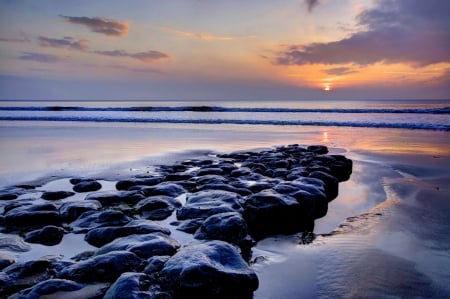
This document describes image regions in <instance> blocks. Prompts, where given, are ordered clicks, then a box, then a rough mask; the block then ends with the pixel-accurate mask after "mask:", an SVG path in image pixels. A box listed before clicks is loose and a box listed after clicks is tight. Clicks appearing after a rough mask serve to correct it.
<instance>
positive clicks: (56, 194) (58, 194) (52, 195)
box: [41, 191, 75, 200]
mask: <svg viewBox="0 0 450 299" xmlns="http://www.w3.org/2000/svg"><path fill="white" fill-rule="evenodd" d="M74 194H75V193H74V192H71V191H47V192H44V193H42V196H41V198H43V199H46V200H59V199H64V198H67V197H70V196H72V195H74Z"/></svg>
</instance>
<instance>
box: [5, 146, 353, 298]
mask: <svg viewBox="0 0 450 299" xmlns="http://www.w3.org/2000/svg"><path fill="white" fill-rule="evenodd" d="M327 153H328V149H327V148H326V147H324V146H310V147H307V148H304V147H301V146H298V145H289V146H285V147H277V148H274V149H269V150H263V151H259V152H236V153H231V154H221V155H217V156H214V157H211V159H198V160H186V161H183V162H180V163H177V164H174V165H164V166H159V168H158V170H159V171H158V174H156V175H148V176H138V177H132V178H128V179H126V180H121V181H118V182H117V183H116V189H117V190H116V191H102V184H101V182H99V181H98V180H95V179H78V178H74V179H71V180H70V182H71V183H72V184H73V188H72V190H59V191H49V190H37V188H34V187H33V186H27V185H22V186H15V187H11V188H8V189H5V190H3V191H0V207H1V210H0V211H1V212H2V213H3V215H2V216H0V227H1V228H2V234H0V249H2V250H6V251H12V252H16V253H17V252H21V251H27V250H30V246H32V244H30V245H29V244H27V243H39V244H42V245H45V246H53V245H57V244H59V243H60V242H61V240H62V239H63V238H64V235H65V234H69V233H75V234H84V238H85V241H86V242H87V243H89V244H90V245H92V246H95V247H96V248H97V249H96V250H94V251H90V252H82V253H80V254H79V255H77V256H76V257H73V258H72V259H71V260H64V259H62V258H61V257H46V258H41V259H38V260H31V261H26V262H17V261H16V260H15V258H14V257H13V255H7V254H1V255H0V267H1V268H0V270H1V272H0V297H6V296H11V298H38V297H40V296H44V295H53V294H56V293H57V294H58V295H59V296H61V297H65V296H67V297H72V298H75V297H83V298H99V297H102V296H104V298H187V297H188V298H191V297H192V298H194V297H205V296H206V297H208V298H251V297H252V294H253V292H254V291H255V290H256V289H257V288H258V278H257V276H256V274H255V272H254V271H253V270H252V268H251V267H250V266H249V264H248V260H249V258H250V255H251V248H252V246H253V245H254V244H255V243H256V242H257V241H258V240H260V239H263V238H266V237H268V236H272V235H276V234H292V233H296V232H312V230H313V228H314V220H315V219H317V218H320V217H323V216H324V215H325V214H326V212H327V208H328V202H329V201H331V200H333V199H334V198H336V197H337V195H338V184H339V182H342V181H345V180H347V179H348V178H349V176H350V174H351V172H352V162H351V160H348V159H347V158H345V157H344V156H341V155H327ZM75 192H76V193H75ZM80 193H83V194H85V195H83V197H81V198H84V199H81V200H74V199H72V197H74V195H78V194H80ZM28 194H34V195H35V196H34V198H30V197H27V195H28ZM36 194H37V196H39V197H37V196H36ZM77 198H80V197H79V196H78V197H77ZM169 217H170V218H169ZM168 219H172V220H170V221H169V220H168ZM171 229H172V230H173V229H177V230H179V231H183V232H186V233H189V234H192V239H193V240H194V241H193V242H188V243H187V244H181V243H180V241H179V240H176V239H174V238H173V237H172V236H171V235H172V234H171ZM22 237H23V238H22ZM2 240H3V241H2Z"/></svg>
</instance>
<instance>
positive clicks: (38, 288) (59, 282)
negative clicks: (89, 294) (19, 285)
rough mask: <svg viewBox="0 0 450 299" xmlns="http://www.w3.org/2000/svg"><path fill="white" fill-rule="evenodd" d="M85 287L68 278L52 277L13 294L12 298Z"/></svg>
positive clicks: (18, 298)
mask: <svg viewBox="0 0 450 299" xmlns="http://www.w3.org/2000/svg"><path fill="white" fill-rule="evenodd" d="M81 288H83V285H82V284H79V283H76V282H74V281H70V280H66V279H50V280H46V281H42V282H40V283H38V284H36V285H35V286H33V287H31V288H28V289H25V290H22V291H20V292H19V293H17V294H15V295H14V296H11V297H9V298H11V299H22V298H23V299H25V298H41V297H43V296H46V295H51V294H54V293H57V292H58V293H59V292H71V291H76V290H79V289H81Z"/></svg>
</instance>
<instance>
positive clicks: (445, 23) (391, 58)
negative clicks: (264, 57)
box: [274, 0, 450, 66]
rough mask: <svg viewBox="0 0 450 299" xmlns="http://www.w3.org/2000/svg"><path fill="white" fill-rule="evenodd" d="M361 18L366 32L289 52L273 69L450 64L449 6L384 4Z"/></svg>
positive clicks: (436, 0)
mask: <svg viewBox="0 0 450 299" xmlns="http://www.w3.org/2000/svg"><path fill="white" fill-rule="evenodd" d="M357 18H358V23H359V25H361V27H362V28H365V29H364V30H363V31H359V32H356V33H354V34H352V35H350V36H349V37H348V38H345V39H342V40H339V41H335V42H329V43H313V44H308V45H291V46H286V47H285V48H284V49H283V50H282V51H280V52H278V53H277V56H276V58H275V60H274V63H276V64H281V65H291V64H297V65H302V64H316V63H319V64H343V63H354V64H359V65H368V64H373V63H377V62H384V63H408V64H411V65H415V66H425V65H430V64H434V63H439V62H448V61H450V51H449V49H450V1H441V0H429V1H423V0H380V1H378V2H377V6H376V7H374V8H372V9H366V10H365V11H363V12H362V13H361V14H360V15H359V16H358V17H357Z"/></svg>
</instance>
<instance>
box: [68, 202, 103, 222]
mask: <svg viewBox="0 0 450 299" xmlns="http://www.w3.org/2000/svg"><path fill="white" fill-rule="evenodd" d="M101 208H102V205H101V204H100V203H99V202H98V201H96V200H86V201H75V202H65V203H63V204H62V205H61V207H60V208H59V214H60V215H61V218H62V220H63V221H64V222H68V223H70V222H72V221H74V220H76V219H78V217H80V215H81V214H83V213H84V212H87V211H96V210H99V209H101Z"/></svg>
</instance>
